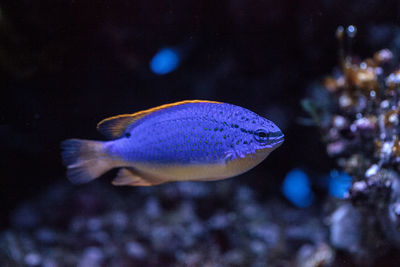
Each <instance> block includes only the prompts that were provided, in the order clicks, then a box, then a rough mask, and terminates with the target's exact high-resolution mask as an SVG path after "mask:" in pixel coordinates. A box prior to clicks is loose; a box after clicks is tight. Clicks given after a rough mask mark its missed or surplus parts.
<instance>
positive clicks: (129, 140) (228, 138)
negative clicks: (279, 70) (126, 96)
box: [63, 100, 283, 185]
mask: <svg viewBox="0 0 400 267" xmlns="http://www.w3.org/2000/svg"><path fill="white" fill-rule="evenodd" d="M98 128H99V130H100V131H101V132H102V133H104V134H105V135H106V136H109V137H111V138H114V140H111V141H107V142H100V141H89V140H78V139H72V140H73V141H72V140H66V141H65V142H64V143H63V148H64V152H63V156H64V159H67V160H65V162H66V165H67V167H68V172H67V175H68V177H69V178H70V180H71V181H73V182H77V183H79V182H87V181H90V180H92V179H94V178H97V177H98V176H99V175H101V173H103V172H105V171H107V170H108V169H112V168H122V169H121V171H120V173H119V174H118V176H117V178H116V179H115V180H114V184H118V185H155V184H160V183H164V182H171V181H182V180H196V181H206V180H217V179H224V178H228V177H232V176H235V175H238V174H240V173H243V172H245V171H247V170H249V169H250V168H252V167H254V166H256V165H257V164H258V163H260V162H261V161H262V160H263V159H265V157H267V156H268V155H269V153H270V152H272V151H273V150H274V149H276V148H277V147H278V146H279V145H281V144H282V142H283V134H282V132H281V131H280V129H279V128H278V127H277V126H276V125H275V124H274V123H272V122H271V121H269V120H267V119H265V118H262V117H261V116H259V115H257V114H256V113H254V112H252V111H250V110H248V109H245V108H242V107H239V106H235V105H231V104H227V103H221V102H214V101H201V100H189V101H181V102H177V103H172V104H166V105H163V106H159V107H155V108H153V109H149V110H144V111H141V112H137V113H134V114H125V115H119V116H114V117H111V118H109V119H105V120H103V121H102V122H100V123H99V125H98ZM83 148H84V149H83ZM98 154H101V155H102V156H101V157H99V155H98Z"/></svg>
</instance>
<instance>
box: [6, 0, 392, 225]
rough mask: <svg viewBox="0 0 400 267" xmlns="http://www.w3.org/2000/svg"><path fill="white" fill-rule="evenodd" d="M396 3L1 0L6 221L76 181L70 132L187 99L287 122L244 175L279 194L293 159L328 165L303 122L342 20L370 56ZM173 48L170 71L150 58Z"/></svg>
mask: <svg viewBox="0 0 400 267" xmlns="http://www.w3.org/2000/svg"><path fill="white" fill-rule="evenodd" d="M399 12H400V2H398V1H396V0H385V1H378V0H368V1H365V0H358V1H349V0H346V1H344V0H339V1H334V0H321V1H312V0H306V1H255V0H251V1H242V0H234V1H147V0H138V1H123V0H115V1H84V0H83V1H64V0H61V1H29V0H27V1H0V88H1V95H0V99H1V100H0V103H1V105H0V148H1V151H0V152H1V160H0V162H1V165H2V166H3V168H1V171H2V173H1V180H0V183H1V185H0V190H1V192H0V202H1V205H0V207H1V211H0V212H1V213H0V214H1V220H0V227H1V228H4V227H7V226H9V224H10V222H9V219H8V216H9V214H10V212H11V211H12V210H13V209H14V208H15V207H16V206H18V204H19V203H21V202H23V201H26V200H28V199H30V198H31V197H33V196H36V195H39V194H41V192H43V190H44V189H45V188H47V187H48V186H50V185H52V184H54V183H55V182H56V181H60V180H65V179H66V177H65V168H64V167H63V166H62V164H61V159H60V148H59V144H60V142H61V141H62V140H64V139H66V138H72V137H76V138H86V139H100V140H104V139H103V137H102V136H101V135H100V134H99V133H98V132H97V131H96V123H97V122H98V121H100V120H101V119H103V118H105V117H108V116H111V115H116V114H121V113H132V112H135V111H138V110H141V109H145V108H149V107H153V106H156V105H160V104H165V103H168V102H174V101H179V100H185V99H208V100H217V101H224V102H228V103H233V104H236V105H239V106H243V107H246V108H248V109H250V110H252V111H255V112H256V113H258V114H260V115H263V116H266V117H267V118H269V119H271V120H272V121H274V122H275V123H276V124H277V125H278V126H279V127H280V128H281V129H282V130H283V132H284V133H285V135H286V141H285V143H284V145H283V146H281V147H280V148H279V149H278V150H277V151H275V152H274V153H272V154H271V156H270V157H269V158H268V159H267V160H266V161H265V162H263V163H262V164H261V165H260V166H258V167H257V168H255V169H254V170H252V171H250V172H248V173H246V174H244V175H241V176H240V177H237V178H235V179H236V180H237V183H240V184H246V185H248V186H250V187H251V188H253V189H254V190H256V191H257V192H259V193H260V195H262V196H263V197H265V198H269V197H271V196H273V197H281V196H280V191H279V187H280V184H281V182H282V180H283V178H284V175H285V174H286V173H287V172H288V171H290V170H291V169H293V168H295V167H305V168H307V169H310V170H311V171H313V172H317V173H318V172H320V173H323V172H328V171H329V170H330V169H331V168H332V167H334V164H333V161H331V160H330V159H329V158H328V157H327V156H326V154H325V150H324V146H323V145H322V143H321V141H320V136H319V133H318V131H317V130H316V129H315V128H312V127H304V126H302V125H300V124H298V118H299V117H301V116H306V114H305V113H304V112H303V111H302V109H301V106H300V104H299V103H300V100H301V98H302V97H304V96H305V95H306V91H307V88H308V87H309V85H310V84H311V83H313V82H318V81H321V79H322V77H323V76H324V75H326V74H328V73H330V72H331V71H332V69H333V68H334V66H336V65H337V61H338V56H337V55H338V45H337V41H336V38H335V30H336V28H337V27H338V26H339V25H349V24H354V25H356V26H357V27H358V34H357V38H356V40H355V42H354V44H353V45H352V50H353V52H354V53H355V54H358V55H360V56H369V55H371V54H372V53H373V52H375V51H376V50H377V49H381V48H384V47H385V46H386V45H387V44H388V43H389V42H390V41H391V40H392V39H393V38H394V34H393V32H394V30H397V27H398V25H399V22H400V17H399V14H400V13H399ZM165 46H175V47H178V48H180V49H182V50H183V51H184V53H185V58H184V60H183V61H182V62H181V64H180V65H179V67H178V68H177V69H176V70H175V71H173V72H171V73H170V74H167V75H162V76H160V75H156V74H154V73H152V72H151V71H150V69H149V62H150V60H151V58H152V57H153V56H154V54H155V53H156V52H157V51H158V50H159V49H160V48H163V47H165ZM111 176H112V175H108V176H107V178H104V179H103V182H104V183H108V182H109V180H110V179H109V178H111ZM110 186H111V185H110ZM114 190H116V191H121V192H125V191H126V190H131V189H129V188H114Z"/></svg>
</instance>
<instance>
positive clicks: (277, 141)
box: [267, 134, 285, 148]
mask: <svg viewBox="0 0 400 267" xmlns="http://www.w3.org/2000/svg"><path fill="white" fill-rule="evenodd" d="M284 141H285V135H284V134H281V135H279V136H276V137H274V138H270V140H269V142H268V144H267V146H268V147H271V148H276V147H278V146H280V145H282V143H283V142H284Z"/></svg>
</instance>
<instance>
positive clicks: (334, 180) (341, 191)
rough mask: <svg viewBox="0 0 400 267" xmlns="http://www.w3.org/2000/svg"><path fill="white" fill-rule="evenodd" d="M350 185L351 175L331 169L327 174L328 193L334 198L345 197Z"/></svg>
mask: <svg viewBox="0 0 400 267" xmlns="http://www.w3.org/2000/svg"><path fill="white" fill-rule="evenodd" d="M350 186H351V176H350V175H348V174H347V173H344V172H339V171H336V170H334V171H331V172H330V174H329V194H330V195H331V196H333V197H336V198H345V197H346V195H347V194H348V192H349V188H350Z"/></svg>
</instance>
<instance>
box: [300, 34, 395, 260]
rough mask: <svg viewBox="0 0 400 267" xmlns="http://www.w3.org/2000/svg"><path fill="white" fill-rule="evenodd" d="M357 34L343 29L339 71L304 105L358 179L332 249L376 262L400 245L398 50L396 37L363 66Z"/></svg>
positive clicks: (340, 212)
mask: <svg viewBox="0 0 400 267" xmlns="http://www.w3.org/2000/svg"><path fill="white" fill-rule="evenodd" d="M356 31H357V29H356V28H355V27H354V26H349V27H347V28H346V29H344V28H343V27H339V28H338V30H337V38H338V40H339V42H340V44H341V49H340V53H339V67H338V68H336V69H335V70H334V72H333V74H332V75H331V76H328V77H326V78H325V79H324V80H323V82H322V83H318V84H315V85H313V86H312V87H311V88H310V95H311V96H310V98H308V99H305V100H303V103H302V104H303V107H304V108H305V109H306V110H307V111H308V112H309V114H310V115H311V117H312V118H313V123H314V124H315V125H316V126H317V127H318V128H319V130H320V132H321V135H322V139H323V140H324V142H325V144H326V151H327V153H328V155H329V156H331V157H333V158H335V159H336V162H337V165H338V166H339V168H340V169H341V170H342V171H344V172H346V173H348V174H349V175H351V177H352V183H351V187H350V189H349V192H348V194H347V196H346V200H347V201H345V202H344V203H341V204H339V205H337V207H336V208H335V211H334V212H333V213H332V216H331V221H332V223H333V224H332V227H331V236H332V238H331V241H332V245H334V246H335V247H338V248H341V249H344V250H345V251H347V252H348V253H350V254H352V255H353V256H354V257H356V258H358V259H364V260H366V261H373V260H374V259H376V258H377V257H380V256H382V255H385V253H387V251H388V249H389V248H390V247H396V248H399V246H400V232H399V223H400V221H399V220H400V184H399V182H400V180H399V170H400V169H399V167H400V165H399V163H400V139H399V136H400V125H399V122H400V121H399V114H400V102H399V101H400V69H399V50H398V45H397V43H398V38H397V39H396V38H395V39H394V40H393V41H392V43H391V44H390V43H388V44H387V45H388V48H385V49H382V50H379V51H377V52H376V53H374V54H373V55H372V56H371V57H369V58H365V59H361V58H360V57H358V56H356V55H355V54H354V53H351V52H350V51H351V42H353V39H354V38H355V34H356ZM343 43H347V44H349V43H350V45H348V46H347V48H346V49H345V48H344V44H343ZM336 228H338V229H336ZM339 228H341V229H339ZM340 232H342V233H340ZM335 235H338V236H336V237H335ZM339 236H341V237H339ZM345 236H347V237H345Z"/></svg>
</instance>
